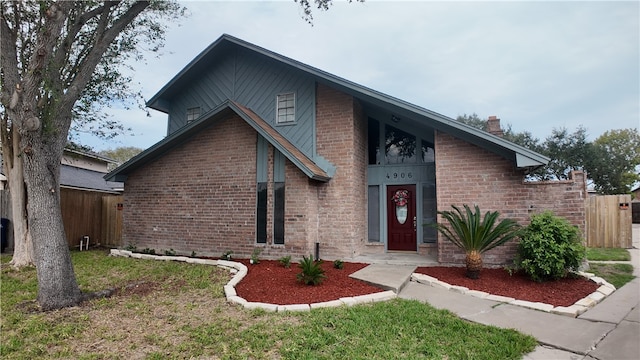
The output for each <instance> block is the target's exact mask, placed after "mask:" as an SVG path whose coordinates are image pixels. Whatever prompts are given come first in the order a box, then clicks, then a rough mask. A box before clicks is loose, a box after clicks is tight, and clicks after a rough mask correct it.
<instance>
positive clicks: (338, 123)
mask: <svg viewBox="0 0 640 360" xmlns="http://www.w3.org/2000/svg"><path fill="white" fill-rule="evenodd" d="M366 126H367V123H366V118H365V117H364V114H363V111H362V109H361V107H360V105H359V104H357V103H356V102H355V100H354V99H353V97H351V96H349V95H346V94H344V93H341V92H339V91H337V90H334V89H331V88H329V87H326V86H324V85H318V86H317V92H316V142H317V153H318V154H319V155H320V156H323V157H324V158H325V159H327V160H329V161H330V162H331V163H332V164H334V165H335V166H336V168H337V170H336V173H335V175H334V177H333V179H331V181H329V182H328V183H323V184H318V242H319V243H320V255H321V257H323V258H327V259H332V258H346V257H351V256H353V255H355V254H358V253H360V251H361V249H362V247H363V246H364V243H365V238H366V234H367V228H366V227H367V220H366V213H367V209H366V198H367V162H366V158H365V156H366V146H367V145H366V144H367V141H366V136H367V135H366V131H367V129H366Z"/></svg>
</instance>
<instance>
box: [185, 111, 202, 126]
mask: <svg viewBox="0 0 640 360" xmlns="http://www.w3.org/2000/svg"><path fill="white" fill-rule="evenodd" d="M199 117H200V107H192V108H188V109H187V124H188V123H190V122H192V121H194V120H195V119H197V118H199Z"/></svg>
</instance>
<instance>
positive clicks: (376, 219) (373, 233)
mask: <svg viewBox="0 0 640 360" xmlns="http://www.w3.org/2000/svg"><path fill="white" fill-rule="evenodd" d="M367 212H368V216H369V222H368V224H369V242H380V186H379V185H370V186H369V196H368V199H367Z"/></svg>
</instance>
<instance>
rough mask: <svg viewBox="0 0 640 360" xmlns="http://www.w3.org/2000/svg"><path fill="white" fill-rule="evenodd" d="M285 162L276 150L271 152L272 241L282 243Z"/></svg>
mask: <svg viewBox="0 0 640 360" xmlns="http://www.w3.org/2000/svg"><path fill="white" fill-rule="evenodd" d="M285 164H286V158H285V157H284V155H282V153H281V152H279V151H278V150H274V154H273V243H274V244H280V245H282V244H284V222H285V214H284V210H285Z"/></svg>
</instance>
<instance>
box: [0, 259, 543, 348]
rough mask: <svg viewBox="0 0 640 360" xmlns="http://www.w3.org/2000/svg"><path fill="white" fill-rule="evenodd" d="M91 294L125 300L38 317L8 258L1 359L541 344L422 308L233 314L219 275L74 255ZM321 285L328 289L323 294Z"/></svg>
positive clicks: (223, 274) (397, 305) (388, 305)
mask: <svg viewBox="0 0 640 360" xmlns="http://www.w3.org/2000/svg"><path fill="white" fill-rule="evenodd" d="M72 258H73V262H74V267H75V270H76V275H77V277H78V282H79V284H80V286H81V288H82V289H83V290H84V291H96V290H101V289H105V288H109V287H116V288H118V289H120V291H119V293H118V295H116V296H114V297H112V298H108V299H99V300H94V301H92V302H90V303H87V304H83V305H82V306H79V307H74V308H68V309H63V310H59V311H52V312H47V313H42V312H38V311H37V309H36V306H35V303H34V301H33V300H34V299H35V296H36V273H35V270H33V269H25V270H22V271H14V270H12V269H10V268H9V267H8V265H7V264H6V263H7V262H8V261H9V260H10V258H9V257H8V256H2V258H1V260H2V278H1V280H2V281H1V284H0V286H1V289H0V290H1V291H0V301H1V303H2V310H1V311H2V317H1V320H0V333H2V339H1V342H0V347H1V348H0V357H1V358H3V359H26V358H40V359H43V358H47V359H54V358H74V359H97V358H100V359H130V358H146V359H172V358H173V359H180V358H221V359H245V358H252V359H391V358H406V359H443V358H449V359H460V358H469V359H520V358H521V357H522V355H523V354H525V353H528V352H530V351H532V350H533V348H534V347H535V345H536V341H535V339H533V338H532V337H530V336H525V335H522V334H520V333H518V332H516V331H514V330H505V329H499V328H495V327H488V326H483V325H479V324H472V323H469V322H466V321H463V320H460V319H458V318H457V317H456V316H455V315H453V314H452V313H450V312H448V311H444V310H436V309H434V308H432V307H431V306H429V305H425V304H422V303H419V302H416V301H408V300H399V299H398V300H394V301H390V302H384V303H376V304H371V305H362V306H355V307H340V308H333V309H322V310H314V311H311V312H306V313H287V314H282V313H268V312H265V311H247V310H244V309H242V308H240V307H237V306H232V305H229V304H228V303H227V302H226V301H225V298H224V294H223V290H222V286H223V285H224V284H225V283H226V282H227V281H228V280H229V278H230V277H229V273H228V272H227V271H226V270H222V269H219V268H217V267H210V266H204V265H195V264H185V263H177V262H165V261H152V260H135V259H131V258H118V257H109V256H106V252H104V251H84V252H73V253H72ZM320 286H321V285H320Z"/></svg>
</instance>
